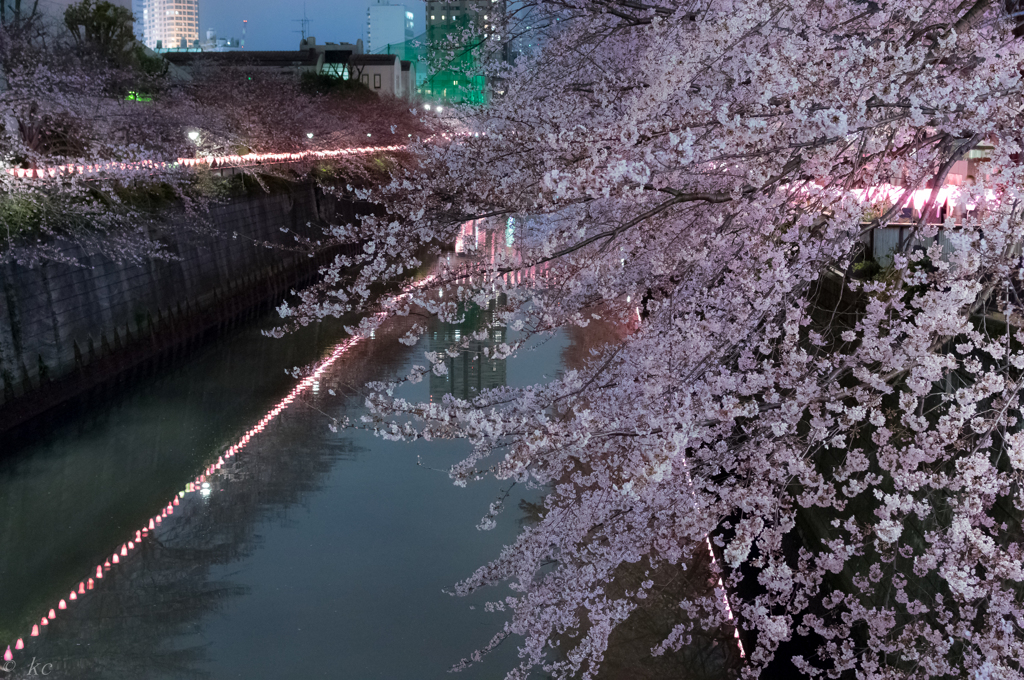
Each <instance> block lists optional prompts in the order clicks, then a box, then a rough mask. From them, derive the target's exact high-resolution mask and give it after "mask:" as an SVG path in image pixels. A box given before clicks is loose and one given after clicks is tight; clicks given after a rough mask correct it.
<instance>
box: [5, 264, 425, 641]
mask: <svg viewBox="0 0 1024 680" xmlns="http://www.w3.org/2000/svg"><path fill="white" fill-rule="evenodd" d="M434 278H436V277H435V276H433V275H431V276H428V277H425V278H423V279H421V280H419V281H417V282H415V283H412V284H410V285H408V286H406V288H405V289H404V290H403V291H402V292H401V293H400V294H398V295H396V296H394V297H393V298H391V299H390V300H389V301H388V303H389V304H385V305H384V308H385V309H387V308H388V307H391V306H393V304H394V303H395V302H398V301H400V300H402V299H404V298H407V297H408V296H409V295H411V294H412V292H413V291H414V290H416V289H418V288H422V287H423V286H426V285H428V284H429V283H430V282H431V281H432V280H433V279H434ZM374 316H375V318H376V319H377V321H378V322H380V321H383V319H384V318H385V317H386V316H387V312H386V311H381V312H377V313H376V314H375V315H374ZM364 339H365V336H359V335H356V336H353V337H351V338H348V339H346V340H344V341H342V342H341V343H339V344H338V345H335V347H334V349H333V350H332V351H331V353H330V354H329V355H328V356H327V357H326V358H325V359H324V360H323V361H321V362H320V364H319V365H317V367H316V368H315V369H314V370H313V371H312V372H311V373H310V374H309V375H308V376H306V377H305V378H303V379H302V380H300V381H299V382H298V384H296V385H295V387H293V388H292V390H291V391H290V392H289V393H288V394H287V395H286V396H285V397H284V398H283V399H281V401H279V402H277V404H276V405H275V406H274V407H273V408H272V409H270V410H269V411H268V412H267V414H266V415H264V416H263V417H262V418H260V420H259V421H258V422H257V423H256V424H255V425H253V426H252V427H251V428H249V430H247V431H246V433H245V434H243V435H242V437H241V438H240V439H239V440H238V441H237V442H235V444H234V445H232V446H230V447H228V449H227V450H226V451H225V452H224V453H223V454H221V455H220V456H219V457H218V458H217V460H216V462H214V463H211V464H210V465H208V466H207V467H206V469H205V470H203V472H202V473H201V474H200V475H198V476H197V477H196V478H195V479H194V480H193V481H191V482H189V483H188V484H186V485H185V488H184V489H183V490H181V491H179V492H178V493H176V494H175V495H174V497H173V498H172V499H171V500H170V501H168V503H167V505H166V506H164V507H163V508H162V509H161V510H160V512H159V514H156V515H153V516H152V517H150V518H149V519H148V520H147V522H146V523H144V524H143V526H142V528H140V529H136V530H135V534H134V536H133V537H132V538H130V539H129V540H128V541H125V542H124V543H122V544H121V547H120V548H115V549H114V551H113V553H111V555H110V557H108V558H106V559H105V560H104V561H103V562H102V563H100V564H97V565H96V570H95V572H91V571H90V574H92V575H91V576H90V577H89V578H86V579H83V580H81V581H79V582H78V586H77V587H73V588H72V589H71V590H70V592H69V593H68V595H67V597H65V598H61V599H60V601H59V602H58V603H57V604H56V606H55V607H53V608H51V609H50V610H49V611H48V612H47V613H46V614H45V615H43V616H42V617H41V618H40V620H39V623H35V624H33V625H32V630H31V631H30V632H29V634H28V635H27V636H25V637H29V638H34V637H39V636H40V635H41V633H42V630H43V629H44V628H46V627H47V626H49V625H50V622H51V621H53V620H54V619H56V618H57V611H63V610H65V609H67V608H68V607H69V606H71V605H72V604H74V603H75V602H76V601H77V600H78V599H79V598H81V597H82V596H85V595H87V594H88V593H89V591H91V590H93V589H95V588H96V581H98V580H100V579H102V578H104V576H105V575H106V574H107V573H109V572H110V571H111V570H112V569H114V568H116V567H117V566H118V565H119V564H121V563H122V562H123V561H124V560H125V558H127V557H128V556H129V554H130V553H131V551H133V550H135V549H136V548H138V547H139V546H140V545H141V544H142V542H143V541H144V540H145V539H146V538H147V537H148V536H150V535H151V534H152V533H153V532H154V531H155V530H156V528H157V527H158V526H160V525H161V524H162V523H163V521H164V520H165V519H167V518H168V517H170V516H171V515H173V514H174V508H176V507H178V506H179V505H180V504H181V500H180V499H182V498H184V497H185V496H186V494H190V493H195V492H202V493H204V494H209V493H210V490H211V488H212V487H211V485H210V483H209V481H208V480H209V479H210V478H211V476H212V475H214V474H215V473H216V472H217V471H218V470H220V469H221V468H223V467H224V464H225V463H226V462H228V461H229V460H230V459H231V458H232V457H234V456H235V455H236V454H237V453H238V452H239V451H241V450H242V449H244V448H245V447H246V446H247V445H248V444H249V442H250V441H252V439H253V437H255V436H256V435H258V434H259V433H260V432H262V431H263V430H264V429H266V427H267V425H269V424H270V422H271V421H273V420H274V418H276V417H277V416H278V415H279V414H280V413H281V412H282V411H284V410H285V409H286V408H288V407H289V406H290V405H291V404H292V402H294V401H295V400H296V399H297V398H298V397H299V395H301V394H302V393H303V392H305V391H306V390H307V389H309V388H310V387H312V386H313V385H314V384H316V383H317V382H318V381H319V379H320V377H321V376H322V375H323V374H324V373H325V372H326V371H327V370H328V369H329V368H330V367H331V366H332V365H333V364H334V363H335V362H336V361H337V360H338V359H340V358H341V357H342V356H344V355H345V354H346V353H347V352H348V351H349V350H350V349H352V348H353V347H355V346H356V345H358V344H359V343H360V342H362V341H363V340H364ZM23 649H25V639H24V637H19V638H18V639H17V640H16V641H15V643H14V649H13V650H12V649H11V645H7V650H6V651H5V652H4V655H3V656H4V661H12V660H14V651H15V650H23Z"/></svg>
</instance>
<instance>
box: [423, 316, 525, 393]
mask: <svg viewBox="0 0 1024 680" xmlns="http://www.w3.org/2000/svg"><path fill="white" fill-rule="evenodd" d="M502 304H504V296H499V297H498V299H497V300H491V301H490V303H489V304H488V306H487V308H486V309H481V308H480V307H478V306H476V305H469V306H467V307H466V309H465V310H464V312H463V314H464V319H465V320H464V321H463V323H460V324H439V325H438V327H437V328H435V329H434V330H433V331H432V332H431V335H430V351H431V352H437V353H439V354H443V353H444V352H445V351H446V350H448V349H450V348H451V347H452V346H453V345H457V344H459V343H461V342H463V341H464V340H465V339H466V336H472V335H474V334H475V333H477V332H478V331H481V330H486V331H487V337H486V338H484V339H482V340H471V341H470V342H469V347H468V348H462V349H460V351H459V356H457V357H451V356H446V357H445V365H446V366H447V367H448V374H447V375H435V374H434V373H431V374H430V401H431V402H440V401H441V400H442V399H443V398H444V395H446V394H450V395H452V396H454V397H455V398H456V399H467V400H468V399H473V398H474V397H476V396H478V395H479V394H480V393H481V392H482V391H484V390H487V389H492V388H495V387H503V386H505V384H506V383H507V375H506V367H505V363H506V360H505V359H492V358H488V357H486V356H484V348H485V347H486V348H488V349H489V350H491V351H490V352H489V354H491V355H493V349H494V348H495V347H496V346H497V345H500V344H501V343H503V342H505V335H506V331H507V329H506V327H505V325H504V324H502V323H497V322H495V320H494V312H495V310H496V309H497V308H498V307H500V306H501V305H502Z"/></svg>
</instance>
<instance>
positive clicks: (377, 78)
mask: <svg viewBox="0 0 1024 680" xmlns="http://www.w3.org/2000/svg"><path fill="white" fill-rule="evenodd" d="M373 88H374V89H375V90H379V89H380V74H379V73H374V74H373Z"/></svg>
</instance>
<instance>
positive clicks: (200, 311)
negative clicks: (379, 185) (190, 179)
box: [0, 184, 366, 432]
mask: <svg viewBox="0 0 1024 680" xmlns="http://www.w3.org/2000/svg"><path fill="white" fill-rule="evenodd" d="M360 208H366V206H360ZM363 211H364V212H365V211H366V210H363ZM355 212H356V206H355V205H353V204H351V203H341V202H337V201H335V200H333V199H332V198H330V197H327V196H324V195H323V194H322V193H321V192H319V191H318V190H317V189H316V188H315V187H314V186H312V185H310V184H299V185H295V186H294V187H292V189H291V190H290V192H286V193H278V194H272V195H255V196H244V197H239V198H234V199H232V200H231V201H230V202H228V203H226V204H222V205H217V206H214V207H213V208H212V210H211V214H210V216H209V217H210V222H211V223H212V225H213V232H215V233H212V234H205V233H196V231H195V230H192V229H188V228H186V227H184V226H180V227H172V228H169V229H167V230H166V231H165V232H164V233H163V234H161V239H162V240H163V241H164V242H165V243H167V244H168V246H169V249H170V251H171V252H172V253H174V254H175V255H176V256H177V257H178V258H180V259H177V260H174V261H152V262H148V263H146V264H143V265H128V264H124V263H117V262H113V261H111V260H109V259H107V258H105V257H100V256H87V257H82V256H81V254H80V253H75V252H71V253H70V254H71V255H73V256H76V257H77V258H78V259H79V261H80V262H82V263H83V264H84V265H85V266H73V265H67V264H47V265H43V266H40V267H37V268H33V269H29V268H26V267H22V266H20V265H17V264H10V263H9V264H5V265H0V287H2V291H0V432H3V431H4V430H7V429H9V428H11V427H13V426H15V425H18V424H19V423H21V422H24V421H26V420H27V419H29V418H31V417H33V416H35V415H38V414H39V413H42V412H43V411H45V410H47V409H48V408H51V407H52V406H54V405H57V404H59V403H60V402H61V401H63V400H65V399H67V398H70V397H73V396H76V395H78V394H81V393H82V392H84V391H86V390H88V389H89V388H91V387H93V386H95V385H96V384H99V383H101V382H103V381H105V380H109V379H110V378H112V377H114V376H116V375H118V374H119V373H121V372H123V371H125V370H127V369H130V368H132V367H134V366H137V365H139V364H140V363H144V362H146V361H147V360H148V359H151V358H153V357H154V356H157V355H160V354H162V353H165V352H167V351H168V350H169V349H172V348H174V347H175V346H176V345H180V344H181V343H184V342H188V341H190V340H192V339H194V338H196V337H197V336H201V335H203V334H205V333H208V332H209V331H210V330H211V329H213V330H216V329H217V328H218V327H222V326H223V325H224V324H226V323H229V322H231V321H232V320H234V319H237V318H238V317H239V316H240V315H245V314H247V313H251V312H252V310H254V309H256V308H258V307H259V306H260V305H267V304H268V303H276V302H277V301H279V300H280V297H281V296H282V295H284V294H285V293H287V291H288V290H289V288H291V287H293V286H295V285H298V284H300V283H302V282H303V281H306V280H311V279H312V278H313V277H314V276H315V274H316V269H317V266H318V265H319V264H321V263H322V261H324V260H325V259H326V258H328V257H332V256H333V255H334V254H335V253H334V252H329V253H321V254H319V255H318V256H317V257H312V258H311V257H309V256H308V255H307V254H304V253H298V252H295V251H294V250H288V249H287V248H288V247H294V245H295V241H294V236H293V234H294V233H299V234H304V235H308V236H310V237H312V238H316V237H317V236H319V235H320V233H321V232H320V230H319V229H318V228H317V226H316V225H317V224H322V223H324V222H325V221H328V220H332V219H334V220H346V219H351V218H353V217H354V214H355ZM309 223H312V224H313V226H312V227H309V226H307V225H308V224H309ZM282 228H287V229H288V230H290V232H292V233H284V232H283V231H282ZM266 242H269V243H274V244H279V245H281V246H284V248H281V249H275V248H268V247H266V246H265V245H263V243H266Z"/></svg>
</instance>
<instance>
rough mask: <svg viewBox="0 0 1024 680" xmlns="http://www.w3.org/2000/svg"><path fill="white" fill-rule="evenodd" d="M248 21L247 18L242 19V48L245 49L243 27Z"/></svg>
mask: <svg viewBox="0 0 1024 680" xmlns="http://www.w3.org/2000/svg"><path fill="white" fill-rule="evenodd" d="M248 23H249V20H248V19H242V49H243V50H244V49H245V27H246V25H247V24H248Z"/></svg>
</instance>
